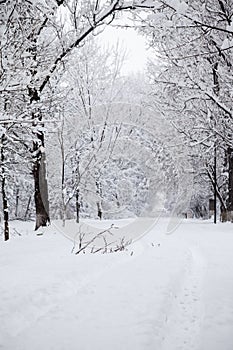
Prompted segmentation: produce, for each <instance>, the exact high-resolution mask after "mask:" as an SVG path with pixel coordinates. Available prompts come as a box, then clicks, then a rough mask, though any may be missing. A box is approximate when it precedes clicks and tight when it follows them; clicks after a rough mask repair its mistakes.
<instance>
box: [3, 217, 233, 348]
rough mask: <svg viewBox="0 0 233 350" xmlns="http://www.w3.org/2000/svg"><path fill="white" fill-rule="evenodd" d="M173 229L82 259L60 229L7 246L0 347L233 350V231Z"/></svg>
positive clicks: (194, 225)
mask: <svg viewBox="0 0 233 350" xmlns="http://www.w3.org/2000/svg"><path fill="white" fill-rule="evenodd" d="M166 225H167V222H166V220H160V223H158V224H157V225H156V226H155V228H153V229H152V230H151V231H150V232H149V233H148V234H147V235H146V236H145V237H143V238H142V239H141V240H138V241H136V242H135V243H134V244H133V245H131V246H130V247H129V250H128V251H127V252H122V253H118V254H107V255H103V254H99V255H98V254H94V255H93V254H92V255H87V254H82V255H78V256H75V255H73V254H70V251H71V249H72V243H71V242H69V241H68V240H66V239H65V238H63V237H62V236H60V235H57V234H53V233H48V234H46V235H44V236H42V237H33V236H31V235H30V234H29V235H26V236H24V237H17V238H15V239H14V240H11V242H9V243H8V244H7V245H5V244H2V243H1V245H0V278H1V284H0V296H1V299H0V319H1V328H0V349H4V350H12V349H14V350H29V349H30V350H31V349H33V350H34V349H35V350H37V349H38V350H39V349H40V350H41V349H42V348H44V349H46V350H50V349H51V350H52V349H54V350H55V349H56V350H73V349H81V350H92V349H97V350H100V349H101V350H110V349H111V350H131V349H133V350H144V349H145V350H147V349H148V350H152V349H153V350H154V349H156V350H178V349H179V350H219V349H224V350H232V349H233V337H232V329H233V300H232V295H233V264H232V262H233V257H232V252H231V251H232V243H233V232H232V226H231V225H223V226H219V225H217V226H215V227H214V226H213V225H211V224H209V223H206V224H205V223H200V222H188V221H186V222H184V223H183V224H182V225H181V226H180V227H179V229H178V230H177V231H176V232H175V233H174V234H173V235H169V236H167V235H165V234H164V232H165V231H166ZM19 229H21V228H19ZM221 230H222V231H221ZM29 231H30V230H29ZM219 231H221V232H220V233H219Z"/></svg>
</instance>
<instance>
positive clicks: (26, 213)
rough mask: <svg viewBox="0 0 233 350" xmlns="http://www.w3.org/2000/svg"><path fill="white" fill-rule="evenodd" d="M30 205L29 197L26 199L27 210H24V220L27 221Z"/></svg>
mask: <svg viewBox="0 0 233 350" xmlns="http://www.w3.org/2000/svg"><path fill="white" fill-rule="evenodd" d="M30 204H31V196H30V197H29V198H28V203H27V208H26V210H25V214H24V220H27V217H28V213H29V208H30Z"/></svg>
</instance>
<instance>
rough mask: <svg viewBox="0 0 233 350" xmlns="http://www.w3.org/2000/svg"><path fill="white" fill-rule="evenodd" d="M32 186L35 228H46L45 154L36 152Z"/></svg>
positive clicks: (47, 203)
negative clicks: (33, 188) (33, 189)
mask: <svg viewBox="0 0 233 350" xmlns="http://www.w3.org/2000/svg"><path fill="white" fill-rule="evenodd" d="M33 176H34V185H35V207H36V226H35V230H37V229H38V228H39V227H40V226H47V225H48V224H49V223H50V217H49V201H48V184H47V178H46V164H45V153H44V152H41V150H40V149H39V150H38V154H37V157H36V160H35V161H34V167H33Z"/></svg>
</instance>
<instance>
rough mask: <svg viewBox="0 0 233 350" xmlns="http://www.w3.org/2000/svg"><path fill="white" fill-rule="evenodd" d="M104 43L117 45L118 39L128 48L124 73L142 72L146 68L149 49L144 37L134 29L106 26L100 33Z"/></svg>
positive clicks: (124, 47)
mask: <svg viewBox="0 0 233 350" xmlns="http://www.w3.org/2000/svg"><path fill="white" fill-rule="evenodd" d="M100 40H101V42H102V43H103V45H106V46H108V45H109V46H110V47H111V46H112V45H116V44H117V41H119V44H120V45H121V46H122V47H123V49H125V50H126V53H127V54H126V58H127V59H126V61H125V63H124V66H123V70H122V72H123V74H130V73H137V72H142V71H143V70H144V69H145V68H146V61H147V51H146V43H145V40H144V38H143V37H142V36H141V35H139V34H137V32H136V31H135V30H134V29H131V28H129V29H123V28H122V29H121V28H114V27H110V26H108V27H106V28H105V30H104V31H103V33H101V34H100Z"/></svg>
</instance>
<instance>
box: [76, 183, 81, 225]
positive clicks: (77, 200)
mask: <svg viewBox="0 0 233 350" xmlns="http://www.w3.org/2000/svg"><path fill="white" fill-rule="evenodd" d="M79 221H80V202H79V189H77V190H76V222H77V223H79Z"/></svg>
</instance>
